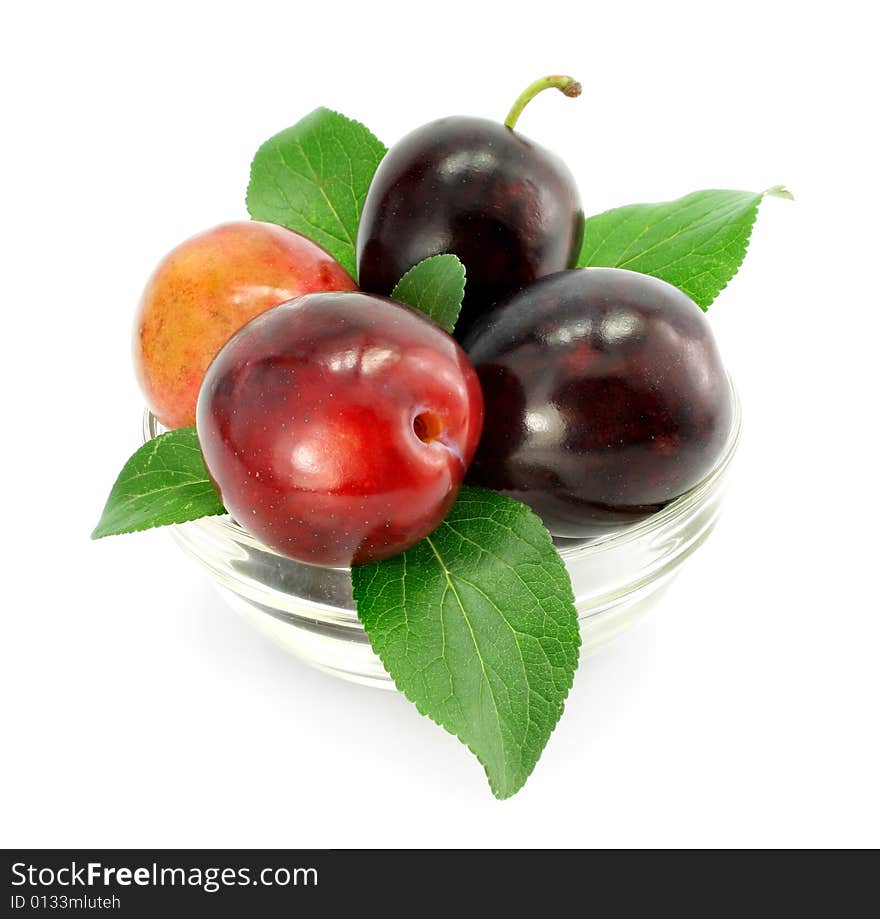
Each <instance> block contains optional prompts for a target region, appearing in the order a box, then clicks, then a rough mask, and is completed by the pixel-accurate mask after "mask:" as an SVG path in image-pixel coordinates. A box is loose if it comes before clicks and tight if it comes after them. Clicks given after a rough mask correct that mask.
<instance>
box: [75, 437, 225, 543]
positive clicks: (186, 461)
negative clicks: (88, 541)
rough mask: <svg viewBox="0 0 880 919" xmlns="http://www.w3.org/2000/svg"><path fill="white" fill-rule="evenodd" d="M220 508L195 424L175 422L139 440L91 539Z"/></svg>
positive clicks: (222, 511)
mask: <svg viewBox="0 0 880 919" xmlns="http://www.w3.org/2000/svg"><path fill="white" fill-rule="evenodd" d="M225 513H226V509H225V508H224V507H223V504H222V502H221V501H220V497H219V495H218V494H217V491H216V490H215V488H214V486H213V484H212V483H211V480H210V479H209V478H208V470H207V469H206V468H205V461H204V460H203V459H202V451H201V449H200V448H199V440H198V437H197V436H196V429H195V428H178V429H177V430H176V431H169V432H168V433H167V434H160V435H159V436H158V437H156V438H154V439H153V440H150V441H148V442H147V443H145V444H144V445H143V446H142V447H141V448H140V449H139V450H138V451H137V452H136V453H135V454H134V455H133V456H132V457H131V459H130V460H129V461H128V462H127V463H126V464H125V466H124V467H123V469H122V472H120V473H119V478H118V479H117V480H116V483H115V484H114V485H113V488H112V489H111V491H110V497H109V498H107V504H106V505H105V506H104V512H103V513H102V514H101V519H100V521H99V522H98V525H97V526H96V527H95V530H94V532H93V533H92V539H100V538H101V537H102V536H114V535H116V534H118V533H134V532H136V531H137V530H147V529H149V528H150V527H161V526H165V525H166V524H169V523H184V522H186V521H187V520H195V519H196V518H198V517H207V516H210V515H212V514H225Z"/></svg>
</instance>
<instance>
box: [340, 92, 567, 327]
mask: <svg viewBox="0 0 880 919" xmlns="http://www.w3.org/2000/svg"><path fill="white" fill-rule="evenodd" d="M548 81H549V82H548ZM564 81H568V82H564ZM548 86H554V87H556V88H559V89H562V91H563V92H565V93H566V94H567V95H577V94H578V93H579V92H580V86H579V85H578V84H577V83H575V82H574V81H573V80H571V78H570V77H552V78H546V79H544V80H539V81H537V82H536V83H534V84H532V86H531V87H529V89H528V90H526V92H525V93H523V95H522V96H521V97H520V99H518V100H517V103H516V104H515V105H514V108H513V109H512V110H511V113H510V115H509V116H508V119H507V121H506V122H505V123H504V124H500V123H498V122H495V121H489V120H487V119H482V118H467V117H450V118H441V119H440V120H439V121H434V122H431V123H430V124H426V125H424V126H423V127H421V128H417V129H416V130H415V131H413V132H412V133H411V134H409V135H407V136H406V137H405V138H403V140H401V141H400V142H399V143H398V144H396V145H395V146H394V147H392V149H391V150H390V151H389V152H388V153H387V154H386V156H385V158H384V159H383V160H382V162H381V163H380V164H379V168H378V170H377V171H376V175H375V177H374V178H373V182H372V185H371V186H370V190H369V192H368V194H367V198H366V202H365V204H364V210H363V214H362V216H361V221H360V226H359V228H358V237H357V255H358V283H359V285H360V287H361V289H362V290H366V291H370V292H372V293H378V294H383V295H385V296H387V295H389V294H390V293H391V291H392V289H393V287H394V285H395V284H396V283H397V282H398V281H399V280H400V278H401V277H402V276H403V275H404V274H405V273H406V272H407V271H408V270H409V269H410V268H412V267H413V266H414V265H416V264H418V262H420V261H422V259H425V258H428V257H429V256H432V255H439V254H441V253H444V252H451V253H454V254H455V255H457V256H458V257H459V258H460V259H461V260H462V262H463V263H464V265H465V268H466V270H467V287H466V291H465V301H464V304H463V307H462V313H461V316H460V318H459V321H458V325H457V327H456V337H458V338H461V337H462V336H463V335H464V334H465V333H466V331H467V329H468V328H469V327H470V326H471V325H472V324H473V322H474V321H475V320H476V319H477V318H479V317H480V316H481V315H483V314H484V313H485V312H486V311H487V310H489V309H491V307H492V306H494V305H495V304H496V303H497V302H498V301H499V300H500V299H503V298H504V297H505V296H507V295H508V294H510V293H511V292H512V291H514V290H518V289H519V288H521V287H523V286H525V285H527V284H530V283H531V282H532V281H534V280H535V279H536V278H540V277H542V276H543V275H546V274H550V273H552V272H555V271H559V270H560V269H563V268H569V267H571V266H572V265H574V263H575V260H576V259H577V256H578V253H579V251H580V245H581V239H582V236H583V212H582V210H581V204H580V198H579V195H578V191H577V186H576V185H575V181H574V178H573V177H572V175H571V173H570V172H569V170H568V168H567V167H566V166H565V164H564V163H563V162H562V161H561V160H560V159H559V158H558V157H557V156H556V155H555V154H553V153H551V152H549V151H548V150H545V149H544V148H542V147H540V146H538V144H536V143H534V142H532V141H531V140H529V139H527V138H526V137H523V136H522V135H521V134H519V133H517V132H516V131H514V130H513V127H512V126H513V125H514V124H515V123H516V119H517V117H518V116H519V113H520V112H521V111H522V108H523V107H524V105H525V104H526V103H527V102H528V100H529V99H531V98H532V96H534V95H535V94H536V93H537V92H539V91H540V90H541V89H544V88H547V87H548ZM508 125H510V126H508Z"/></svg>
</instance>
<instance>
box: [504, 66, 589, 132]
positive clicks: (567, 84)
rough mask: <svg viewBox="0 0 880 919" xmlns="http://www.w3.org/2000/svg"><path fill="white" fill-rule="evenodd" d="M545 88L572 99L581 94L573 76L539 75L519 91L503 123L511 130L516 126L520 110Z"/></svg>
mask: <svg viewBox="0 0 880 919" xmlns="http://www.w3.org/2000/svg"><path fill="white" fill-rule="evenodd" d="M545 89H558V90H559V91H560V92H562V93H564V94H565V95H566V96H570V97H571V98H572V99H574V98H576V97H577V96H579V95H580V94H581V84H580V83H578V81H577V80H575V79H574V78H573V77H564V76H550V77H541V78H540V79H539V80H535V82H534V83H531V84H530V85H529V86H527V87H526V88H525V89H524V90H523V91H522V92H521V93H520V95H519V96H518V97H517V100H516V102H514V103H513V106H512V107H511V109H510V111H509V112H508V114H507V117H506V118H505V119H504V124H505V125H506V126H507V127H508V128H510V129H511V130H512V129H513V128H514V127H516V123H517V121H518V120H519V116H520V115H522V110H523V109H524V108H525V107H526V106H527V105H528V104H529V103H530V102H531V101H532V99H534V98H535V96H537V95H538V93H539V92H542V91H543V90H545Z"/></svg>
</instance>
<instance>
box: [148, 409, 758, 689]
mask: <svg viewBox="0 0 880 919" xmlns="http://www.w3.org/2000/svg"><path fill="white" fill-rule="evenodd" d="M740 424H741V417H740V409H739V402H738V400H737V399H736V394H735V393H734V417H733V424H732V427H731V433H730V437H729V438H728V442H727V445H726V447H725V450H724V452H723V454H722V456H721V458H720V459H719V461H718V463H717V465H716V466H715V468H714V469H713V470H712V471H711V473H710V474H709V475H708V476H707V477H706V478H705V479H704V480H703V481H702V482H701V483H700V484H699V485H697V486H696V487H695V488H693V489H691V491H689V492H688V493H687V494H685V495H683V496H682V497H681V498H679V499H678V500H676V501H674V502H672V503H671V504H670V505H668V506H667V507H665V508H663V510H661V511H658V512H657V513H656V514H654V515H653V516H651V517H649V518H648V519H646V520H644V521H642V522H641V523H637V524H634V525H633V526H630V527H628V528H626V529H623V530H620V531H618V532H616V533H614V534H611V535H609V536H604V537H601V538H599V539H595V540H592V541H588V542H574V541H571V540H560V541H559V544H558V548H559V552H560V555H561V556H562V558H563V560H564V562H565V565H566V567H567V568H568V571H569V574H570V575H571V581H572V586H573V588H574V595H575V603H576V606H577V610H578V614H579V618H580V625H581V634H582V636H583V641H584V644H583V649H582V652H583V653H585V654H589V653H592V652H594V651H595V650H596V649H598V648H600V647H601V646H602V645H604V644H606V643H607V642H609V641H611V640H612V639H613V638H615V637H616V636H617V635H619V634H620V633H621V632H622V631H624V630H625V629H626V628H628V627H629V626H630V625H631V624H632V623H633V622H635V621H636V620H637V619H638V618H639V617H640V616H641V615H643V614H644V613H645V612H646V611H647V610H649V609H650V608H651V607H652V606H654V605H655V603H656V602H657V600H658V599H659V597H660V596H661V594H662V593H663V591H664V590H665V589H666V587H667V586H668V585H669V583H670V581H671V580H672V578H673V577H675V575H676V574H677V573H678V571H679V569H680V568H681V566H682V564H684V562H685V561H686V560H687V559H688V558H689V557H690V555H691V554H692V553H693V552H694V551H695V550H696V549H697V548H698V547H699V546H700V545H702V543H703V542H704V541H705V540H706V538H707V537H708V536H709V534H710V533H711V532H712V530H713V528H714V526H715V524H716V522H717V520H718V516H719V513H720V510H721V503H722V499H723V496H724V488H725V484H726V480H727V473H728V469H729V466H730V462H731V460H732V458H733V456H734V453H735V451H736V447H737V444H738V442H739V434H740ZM159 433H161V428H160V427H159V426H158V424H157V422H156V421H155V419H153V418H152V416H150V415H149V414H148V415H147V416H146V418H145V422H144V436H145V437H146V438H151V437H155V436H156V435H157V434H159ZM171 529H172V532H173V535H174V538H175V539H176V541H177V542H178V544H179V545H180V546H181V548H183V549H184V551H186V552H187V553H188V554H189V555H191V556H192V557H193V558H195V559H196V560H197V561H199V562H200V563H201V564H202V565H203V566H204V567H205V568H206V569H207V571H208V572H209V573H210V575H211V577H212V579H213V581H214V583H215V586H216V587H217V589H218V591H219V592H220V595H221V596H222V597H223V599H224V600H225V601H226V602H227V603H228V604H229V605H230V606H231V607H232V608H233V609H235V610H237V611H238V612H239V613H240V614H241V615H242V616H244V617H245V619H247V620H248V621H249V622H251V623H252V624H253V625H254V626H255V627H256V628H257V629H259V630H260V631H261V632H262V633H263V634H264V635H266V636H267V637H269V638H271V639H272V640H273V641H274V642H276V643H277V644H278V645H280V646H281V647H282V648H284V649H285V650H286V651H289V652H290V653H291V654H293V655H295V656H296V657H299V658H300V659H302V660H304V661H306V662H307V663H309V664H311V665H312V666H314V667H317V668H319V669H321V670H323V671H325V672H327V673H331V674H333V675H334V676H338V677H341V678H342V679H346V680H351V681H353V682H356V683H362V684H364V685H366V686H375V687H378V688H382V689H394V684H393V682H392V681H391V678H390V677H389V676H388V674H387V673H386V672H385V670H384V668H383V667H382V664H381V662H380V661H379V658H378V657H376V655H375V654H374V653H373V651H372V649H371V648H370V644H369V641H368V640H367V636H366V634H365V632H364V630H363V627H362V626H361V624H360V622H359V620H358V618H357V614H356V612H355V606H354V601H353V599H352V595H351V582H350V577H349V571H348V569H347V568H318V567H315V566H312V565H305V564H302V563H300V562H295V561H292V560H291V559H289V558H285V557H284V556H282V555H279V554H278V553H277V552H274V551H273V550H272V549H269V548H267V547H266V546H264V545H263V544H262V543H260V542H259V541H258V540H257V539H255V538H254V537H253V536H251V535H250V534H249V533H248V532H247V531H246V530H244V529H243V528H242V527H240V526H239V525H238V524H237V523H235V521H234V520H232V519H231V518H229V517H205V518H202V519H201V520H195V521H192V522H191V523H186V524H180V525H178V526H175V527H172V528H171Z"/></svg>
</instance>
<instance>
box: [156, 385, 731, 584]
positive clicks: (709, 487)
mask: <svg viewBox="0 0 880 919" xmlns="http://www.w3.org/2000/svg"><path fill="white" fill-rule="evenodd" d="M727 382H728V386H729V388H730V396H731V420H730V432H729V433H728V436H727V440H726V442H725V444H724V449H723V450H722V451H721V454H720V456H719V458H718V461H717V462H716V463H715V465H714V466H713V467H712V468H711V469H710V470H709V472H708V473H707V474H706V476H705V477H704V478H703V479H702V480H701V481H699V482H698V483H697V484H696V485H694V486H693V487H692V488H690V489H689V490H688V491H686V492H685V493H684V494H683V495H680V496H679V497H678V498H676V499H675V500H674V501H671V502H670V503H669V504H667V505H666V506H665V507H663V508H661V509H660V510H659V511H656V512H655V513H653V514H651V515H650V516H649V517H646V518H645V519H644V520H640V521H638V522H637V523H633V524H630V525H629V526H627V527H624V528H623V529H620V530H617V531H616V532H613V533H608V534H606V535H603V536H597V537H593V538H591V539H586V540H583V541H576V540H572V541H571V542H572V544H570V545H556V549H557V551H558V552H559V554H560V556H561V557H562V559H563V560H564V561H574V560H576V559H581V558H583V557H585V556H587V555H592V554H598V553H600V552H605V551H610V550H613V549H614V548H616V547H618V546H622V545H625V544H626V543H629V542H632V541H633V540H636V539H642V538H644V537H646V536H648V535H650V534H652V533H654V532H655V531H656V530H658V529H661V528H662V527H665V526H666V525H667V524H670V523H672V522H674V521H676V520H679V519H681V518H682V517H684V516H686V515H687V514H688V513H690V512H691V511H692V510H693V508H694V507H696V506H697V505H699V504H700V503H701V502H702V501H703V500H705V499H706V498H707V497H708V496H709V495H710V494H711V493H712V491H713V490H714V488H715V486H716V485H717V483H718V482H719V481H720V480H722V479H723V477H724V474H725V472H726V471H727V468H728V466H730V463H731V462H732V461H733V457H734V455H735V453H736V450H737V447H738V446H739V442H740V440H741V436H742V405H741V402H740V399H739V394H738V392H737V389H736V386H735V385H734V382H733V380H732V378H731V376H730V374H729V373H728V374H727ZM141 433H142V437H143V440H144V443H147V442H148V441H150V440H152V439H153V438H155V437H157V436H158V435H159V434H162V433H164V429H163V428H162V426H161V424H160V423H159V421H158V419H157V418H156V417H155V416H154V415H153V414H152V413H151V412H150V410H149V409H148V408H145V409H144V412H143V422H142V429H141ZM205 521H210V522H211V525H212V526H214V527H218V528H221V529H223V530H227V531H228V533H229V535H230V537H231V538H234V539H235V540H236V541H238V542H245V543H247V544H249V545H251V546H253V547H254V548H258V549H261V550H262V551H264V552H270V553H272V554H274V555H278V556H279V557H280V558H286V556H285V555H283V554H282V553H281V552H276V550H274V549H272V548H271V547H270V546H267V545H266V544H265V543H263V542H261V541H260V540H259V539H257V538H256V537H255V536H254V535H253V534H251V533H250V532H249V531H248V530H247V529H245V528H244V527H243V526H241V525H240V524H239V523H237V522H236V521H235V520H234V519H233V518H232V517H231V516H230V515H229V514H218V515H213V516H210V517H202V518H198V519H197V520H194V521H190V523H200V522H201V523H203V522H205ZM175 526H186V524H175ZM298 564H301V565H305V564H308V563H307V562H298ZM312 567H315V568H323V569H325V570H336V571H348V570H350V569H349V568H348V567H347V566H338V567H335V568H333V567H331V566H327V565H314V566H312Z"/></svg>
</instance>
